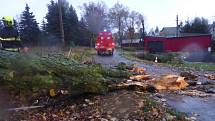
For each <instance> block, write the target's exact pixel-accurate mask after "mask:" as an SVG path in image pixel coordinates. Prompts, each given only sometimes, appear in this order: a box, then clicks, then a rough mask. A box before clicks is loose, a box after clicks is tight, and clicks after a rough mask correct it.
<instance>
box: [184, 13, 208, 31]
mask: <svg viewBox="0 0 215 121" xmlns="http://www.w3.org/2000/svg"><path fill="white" fill-rule="evenodd" d="M182 32H186V33H204V34H206V33H209V24H208V20H207V19H205V18H199V17H196V18H195V19H194V20H192V21H191V22H190V21H186V22H185V25H184V26H183V27H182Z"/></svg>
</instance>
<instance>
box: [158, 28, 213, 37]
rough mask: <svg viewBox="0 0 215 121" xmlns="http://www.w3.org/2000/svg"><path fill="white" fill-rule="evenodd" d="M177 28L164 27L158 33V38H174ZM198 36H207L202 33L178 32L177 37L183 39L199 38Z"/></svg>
mask: <svg viewBox="0 0 215 121" xmlns="http://www.w3.org/2000/svg"><path fill="white" fill-rule="evenodd" d="M176 32H177V28H176V27H164V28H163V29H162V30H161V31H160V33H159V36H160V37H176ZM200 35H209V34H203V33H183V32H181V31H180V30H179V31H178V37H185V36H200Z"/></svg>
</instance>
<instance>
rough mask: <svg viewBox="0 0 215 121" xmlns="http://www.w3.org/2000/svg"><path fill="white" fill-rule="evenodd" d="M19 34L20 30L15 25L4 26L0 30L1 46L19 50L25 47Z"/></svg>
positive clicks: (4, 48) (6, 48)
mask: <svg viewBox="0 0 215 121" xmlns="http://www.w3.org/2000/svg"><path fill="white" fill-rule="evenodd" d="M18 36H19V34H18V31H17V30H16V29H14V28H13V27H4V28H3V29H1V30H0V48H1V49H3V50H8V51H16V52H18V51H19V49H20V48H22V47H23V46H22V43H21V40H20V39H19V37H18Z"/></svg>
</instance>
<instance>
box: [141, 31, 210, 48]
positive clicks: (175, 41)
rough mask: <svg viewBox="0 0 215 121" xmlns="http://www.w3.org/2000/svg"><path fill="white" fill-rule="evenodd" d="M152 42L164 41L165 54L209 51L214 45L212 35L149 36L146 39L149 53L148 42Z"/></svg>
mask: <svg viewBox="0 0 215 121" xmlns="http://www.w3.org/2000/svg"><path fill="white" fill-rule="evenodd" d="M150 41H162V42H163V43H164V51H165V52H177V51H198V50H207V49H208V47H210V46H211V43H212V40H211V35H201V36H187V37H172V38H164V37H150V36H147V37H145V38H144V42H145V46H144V48H145V50H146V51H148V42H150Z"/></svg>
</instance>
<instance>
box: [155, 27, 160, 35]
mask: <svg viewBox="0 0 215 121" xmlns="http://www.w3.org/2000/svg"><path fill="white" fill-rule="evenodd" d="M158 33H159V28H158V26H156V28H155V34H158Z"/></svg>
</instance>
